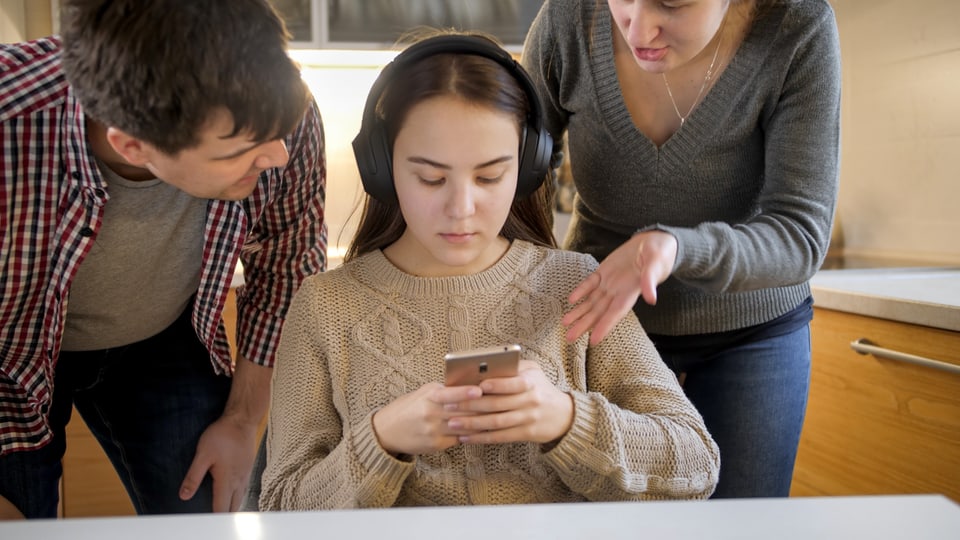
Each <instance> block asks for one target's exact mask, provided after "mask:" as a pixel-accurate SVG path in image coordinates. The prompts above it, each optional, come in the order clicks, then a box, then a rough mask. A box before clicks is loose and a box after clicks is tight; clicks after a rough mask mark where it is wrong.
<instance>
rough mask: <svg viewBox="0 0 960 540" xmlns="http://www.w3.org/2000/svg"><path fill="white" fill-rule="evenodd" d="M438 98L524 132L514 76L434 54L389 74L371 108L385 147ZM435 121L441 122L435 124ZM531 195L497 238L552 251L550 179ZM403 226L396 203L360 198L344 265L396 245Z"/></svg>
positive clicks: (483, 63) (469, 58)
mask: <svg viewBox="0 0 960 540" xmlns="http://www.w3.org/2000/svg"><path fill="white" fill-rule="evenodd" d="M438 96H456V97H457V98H459V99H462V100H464V101H467V102H468V103H471V104H474V105H477V106H480V107H484V108H487V109H491V110H495V111H500V112H504V113H507V114H510V115H512V116H514V117H515V118H516V120H517V128H518V130H521V132H522V129H523V128H524V125H525V123H526V119H527V113H528V111H529V108H530V104H529V101H528V99H529V98H528V96H527V95H526V92H524V90H523V88H522V87H521V86H520V84H519V83H518V82H517V80H516V79H515V78H514V76H513V75H512V74H511V73H510V72H509V71H508V70H507V69H506V68H504V67H503V66H501V65H500V64H498V63H497V62H496V61H494V60H491V59H489V58H485V57H483V56H479V55H474V54H436V55H432V56H428V57H425V58H423V59H421V60H419V61H417V62H415V63H413V64H410V65H408V66H405V69H404V70H403V72H397V73H394V74H393V79H392V81H391V82H390V83H389V84H388V85H387V86H386V88H385V89H384V91H383V95H382V96H381V98H380V101H379V103H378V105H377V114H378V117H379V118H380V120H381V121H382V122H383V123H384V127H385V131H386V133H387V138H388V144H389V145H390V147H391V148H392V147H393V143H394V141H395V140H396V136H397V133H398V132H399V131H400V128H401V127H402V125H403V122H404V121H405V120H406V117H407V114H408V113H409V112H410V110H411V109H412V108H413V107H414V106H416V105H417V104H419V103H421V102H423V101H425V100H427V99H430V98H434V97H438ZM438 121H442V120H440V119H438ZM546 180H547V181H545V182H544V183H543V185H541V186H540V188H539V189H537V190H536V191H535V192H533V194H531V195H529V196H527V197H524V198H521V199H516V200H514V202H513V205H512V206H511V208H510V214H509V215H508V216H507V220H506V222H505V223H504V225H503V229H502V230H501V231H500V234H501V235H502V236H504V237H505V238H507V239H509V240H517V239H520V240H527V241H530V242H533V243H536V244H540V245H545V246H550V247H555V246H556V240H555V239H554V237H553V214H552V211H551V208H552V201H553V191H554V190H553V183H552V179H549V178H548V179H546ZM406 227H407V224H406V222H405V221H404V219H403V215H402V214H401V212H400V206H399V204H397V203H384V202H382V201H379V200H377V199H374V198H372V197H370V196H369V195H367V196H365V201H364V206H363V213H362V215H361V217H360V224H359V227H358V230H357V234H356V236H354V239H353V241H352V242H351V243H350V247H349V248H348V249H347V253H346V256H345V257H344V260H345V261H349V260H351V259H354V258H356V257H359V256H360V255H363V254H365V253H368V252H370V251H375V250H378V249H383V248H385V247H387V246H389V245H390V244H392V243H393V242H395V241H397V239H399V238H400V236H401V235H402V234H403V231H404V230H406Z"/></svg>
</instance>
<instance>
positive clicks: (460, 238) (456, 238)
mask: <svg viewBox="0 0 960 540" xmlns="http://www.w3.org/2000/svg"><path fill="white" fill-rule="evenodd" d="M440 236H441V237H442V238H443V239H444V240H446V241H447V242H451V243H454V244H462V243H464V242H468V241H470V239H471V238H473V233H441V234H440Z"/></svg>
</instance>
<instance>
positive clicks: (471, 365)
mask: <svg viewBox="0 0 960 540" xmlns="http://www.w3.org/2000/svg"><path fill="white" fill-rule="evenodd" d="M520 350H521V349H520V345H516V344H512V345H497V346H495V347H485V348H482V349H472V350H469V351H460V352H452V353H448V354H447V355H446V356H444V357H443V360H444V365H445V371H446V376H445V379H444V384H446V385H447V386H464V385H472V384H480V381H482V380H484V379H490V378H493V377H513V376H515V375H516V374H517V370H518V369H519V365H520Z"/></svg>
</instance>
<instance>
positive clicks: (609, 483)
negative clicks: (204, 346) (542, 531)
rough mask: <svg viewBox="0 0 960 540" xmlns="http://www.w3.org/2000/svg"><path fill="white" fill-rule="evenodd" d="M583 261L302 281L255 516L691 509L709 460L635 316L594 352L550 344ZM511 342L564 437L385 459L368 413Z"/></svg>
mask: <svg viewBox="0 0 960 540" xmlns="http://www.w3.org/2000/svg"><path fill="white" fill-rule="evenodd" d="M596 266H597V263H596V261H595V260H594V259H593V258H592V257H590V256H588V255H581V254H577V253H573V252H566V251H561V250H554V249H546V248H541V247H536V246H534V245H532V244H530V243H527V242H523V241H514V242H513V244H512V245H511V247H510V249H509V250H508V251H507V253H506V254H505V255H504V256H503V257H502V258H501V260H500V261H498V262H497V264H496V265H494V266H493V267H491V268H489V269H487V270H485V271H483V272H480V273H478V274H475V275H469V276H456V277H443V278H423V277H414V276H411V275H409V274H406V273H404V272H402V271H400V270H399V269H397V268H396V267H395V266H393V265H392V264H391V263H390V262H389V261H388V260H387V259H386V258H385V257H384V255H383V253H382V252H380V251H376V252H372V253H368V254H366V255H364V256H362V257H360V258H358V259H356V260H354V261H351V262H350V263H347V264H345V265H343V266H341V267H339V268H337V269H335V270H332V271H330V272H326V273H324V274H319V275H316V276H313V277H311V278H308V279H307V281H305V282H304V284H303V286H302V287H301V289H300V291H299V292H298V293H297V296H296V298H295V299H294V302H293V305H292V306H291V308H290V311H289V314H288V317H287V320H286V324H285V326H284V330H283V336H282V337H281V343H280V347H279V351H278V357H277V363H276V367H275V368H274V375H273V388H272V396H273V397H272V407H271V411H270V426H269V436H268V441H267V455H268V460H267V468H266V471H265V472H264V475H263V478H262V481H263V488H262V493H261V497H260V508H261V510H294V509H329V508H363V507H389V506H412V505H462V504H512V503H535V502H553V501H557V502H571V501H586V500H643V499H672V498H706V497H708V496H709V495H710V494H711V493H712V491H713V488H714V486H715V484H716V482H717V475H718V470H719V460H720V458H719V452H718V450H717V446H716V444H715V443H714V442H713V439H712V438H711V437H710V435H709V434H708V433H707V430H706V428H705V427H704V424H703V420H702V419H701V417H700V415H699V414H698V413H697V411H696V410H695V409H694V407H693V406H692V405H691V403H690V402H689V401H688V400H687V398H686V397H685V396H684V394H683V392H682V390H681V388H680V386H679V385H678V383H677V381H676V378H675V377H674V375H673V373H672V372H670V371H669V370H668V369H667V368H666V367H665V366H664V364H663V363H662V362H661V360H660V357H659V356H658V354H657V352H656V350H655V349H654V348H653V345H652V344H651V343H650V341H649V339H648V338H647V337H646V335H645V334H644V332H643V330H642V329H641V327H640V325H639V323H638V322H637V320H636V318H634V317H632V316H631V317H627V318H625V319H624V320H623V321H622V322H621V323H620V324H619V325H618V326H617V327H616V328H615V330H614V331H613V332H612V333H611V334H610V335H609V337H607V338H606V339H604V340H603V342H602V343H601V344H600V345H597V346H593V347H590V346H588V344H587V338H586V336H584V337H581V338H580V339H579V340H578V341H577V342H576V343H574V344H567V343H566V342H565V341H564V329H563V327H562V325H561V324H560V318H561V316H562V314H563V311H564V308H565V306H566V297H567V295H568V294H569V292H570V291H571V290H572V289H573V287H574V286H575V285H576V284H577V283H579V282H580V281H581V280H582V279H583V278H585V277H586V276H587V275H588V274H589V273H590V272H591V271H592V270H593V269H595V268H596ZM512 342H516V343H519V344H521V345H522V346H523V353H522V356H523V358H524V359H527V360H533V361H536V362H537V363H538V364H539V365H540V366H541V368H542V369H543V371H544V372H545V374H546V375H547V377H548V378H549V379H550V380H551V381H552V382H553V383H554V384H555V385H556V386H557V387H558V388H560V389H562V390H564V391H567V392H569V393H570V394H571V395H572V396H573V399H574V407H575V412H574V421H573V425H572V427H571V429H570V431H569V432H568V433H567V434H566V435H565V436H564V437H563V438H561V439H560V441H559V443H558V444H556V445H555V446H554V447H553V448H552V449H550V450H549V451H545V450H544V448H543V447H541V445H539V444H535V443H512V444H499V445H470V444H468V445H460V446H456V447H453V448H450V449H448V450H446V451H444V452H438V453H435V454H430V455H416V456H412V457H411V458H409V459H408V460H400V459H397V458H395V457H394V456H392V455H391V454H389V453H388V452H386V451H385V450H384V449H383V448H382V447H381V446H380V445H379V443H378V442H377V438H376V435H375V434H374V432H373V428H372V415H373V413H374V412H375V411H377V410H378V409H379V408H381V407H383V406H384V405H386V404H388V403H390V402H391V401H393V400H395V399H396V398H397V397H399V396H401V395H403V394H406V393H408V392H411V391H413V390H415V389H417V388H419V387H420V386H422V385H424V384H426V383H428V382H431V381H438V382H439V381H442V380H443V356H444V354H445V353H447V352H449V351H451V350H462V349H467V348H472V347H481V346H491V345H497V344H503V343H512Z"/></svg>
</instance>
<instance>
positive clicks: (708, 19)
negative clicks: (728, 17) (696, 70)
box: [607, 0, 730, 73]
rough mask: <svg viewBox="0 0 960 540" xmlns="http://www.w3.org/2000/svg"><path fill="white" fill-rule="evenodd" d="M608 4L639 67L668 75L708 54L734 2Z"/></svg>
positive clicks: (623, 0)
mask: <svg viewBox="0 0 960 540" xmlns="http://www.w3.org/2000/svg"><path fill="white" fill-rule="evenodd" d="M607 4H608V5H609V7H610V13H611V15H612V16H613V21H614V23H615V24H616V26H617V29H618V30H619V32H620V35H621V36H622V37H623V39H624V41H625V42H626V43H627V46H628V47H629V48H630V50H631V52H632V53H633V58H634V60H635V61H636V62H637V65H639V66H640V68H641V69H643V70H644V71H648V72H651V73H664V72H667V71H670V70H672V69H675V68H677V67H679V66H682V65H684V64H686V63H687V62H689V61H690V60H692V59H693V58H694V57H696V56H697V55H699V54H700V53H701V52H703V51H704V49H705V47H706V46H707V44H708V43H710V40H712V39H713V37H714V36H715V35H716V34H717V31H718V30H719V28H720V24H721V22H722V21H723V17H724V15H725V14H726V12H727V8H728V7H729V5H730V0H607Z"/></svg>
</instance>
